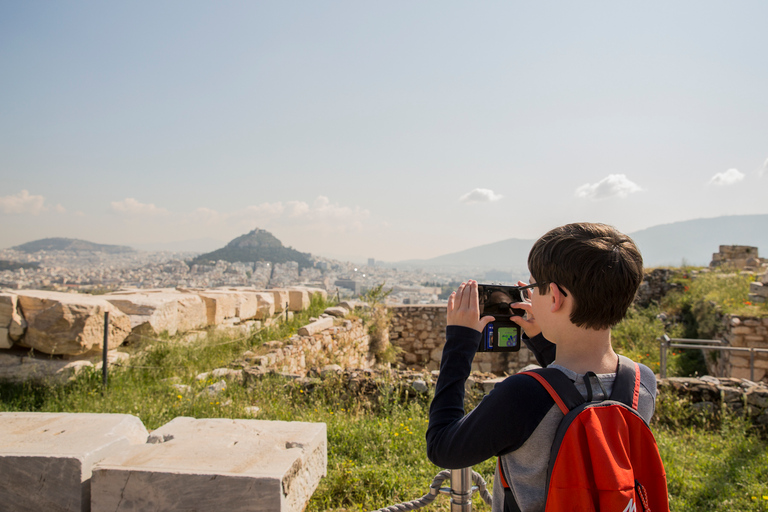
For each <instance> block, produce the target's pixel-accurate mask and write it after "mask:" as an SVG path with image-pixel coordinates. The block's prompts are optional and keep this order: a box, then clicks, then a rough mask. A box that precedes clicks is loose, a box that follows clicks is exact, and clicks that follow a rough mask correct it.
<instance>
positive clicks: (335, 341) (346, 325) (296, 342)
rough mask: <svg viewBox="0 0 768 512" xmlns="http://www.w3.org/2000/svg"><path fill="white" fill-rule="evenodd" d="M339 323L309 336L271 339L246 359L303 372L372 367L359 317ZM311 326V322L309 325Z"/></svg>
mask: <svg viewBox="0 0 768 512" xmlns="http://www.w3.org/2000/svg"><path fill="white" fill-rule="evenodd" d="M336 322H337V323H338V325H333V326H332V327H329V328H327V329H324V330H322V331H319V332H315V333H313V334H309V335H303V336H302V335H299V334H295V335H293V336H291V337H290V338H288V339H287V340H283V341H277V340H276V341H270V342H268V343H267V344H266V345H267V348H268V349H269V352H267V353H266V354H264V355H257V354H254V353H249V354H246V355H245V358H246V360H248V362H250V363H254V364H256V365H257V366H258V367H261V368H263V369H264V370H271V371H277V372H280V373H289V374H295V375H306V373H307V372H308V371H309V370H311V369H320V368H323V367H326V366H329V365H338V366H339V367H342V368H361V369H367V368H371V367H373V365H374V363H375V359H374V357H373V355H372V354H371V353H370V337H369V336H368V331H367V329H366V328H365V327H364V326H363V322H362V320H360V319H357V320H336ZM310 325H311V324H310Z"/></svg>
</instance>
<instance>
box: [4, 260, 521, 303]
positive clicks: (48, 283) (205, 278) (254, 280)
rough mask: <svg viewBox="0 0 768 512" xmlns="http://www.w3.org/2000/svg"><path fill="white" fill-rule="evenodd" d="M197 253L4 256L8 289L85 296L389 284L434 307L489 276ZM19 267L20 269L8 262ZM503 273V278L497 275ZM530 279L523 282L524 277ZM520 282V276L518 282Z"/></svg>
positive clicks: (393, 294) (405, 297)
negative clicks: (205, 259) (209, 258)
mask: <svg viewBox="0 0 768 512" xmlns="http://www.w3.org/2000/svg"><path fill="white" fill-rule="evenodd" d="M197 256H199V255H198V254H197V253H171V252H145V251H135V252H124V253H109V252H104V251H63V250H39V251H35V252H24V251H19V250H15V249H5V250H0V260H2V261H5V262H6V265H5V267H4V268H5V269H4V270H0V287H2V288H6V289H40V290H56V291H73V292H83V293H106V292H109V291H113V290H118V289H129V288H176V287H180V288H214V287H232V286H247V287H253V288H259V289H267V288H280V287H287V286H293V285H307V286H315V287H321V288H324V289H326V290H328V292H329V294H330V295H331V296H337V297H339V298H340V299H345V298H351V297H357V296H359V295H360V294H364V293H365V292H366V291H368V290H369V289H371V288H373V287H375V286H378V285H380V284H382V283H384V286H385V290H391V291H390V294H389V296H388V297H387V299H386V300H387V302H388V303H398V304H434V303H440V302H445V301H446V299H447V296H448V294H449V293H450V291H451V290H452V289H454V288H455V286H456V284H457V283H458V282H461V281H462V280H466V279H469V278H476V279H485V278H486V275H487V274H489V273H483V274H482V275H471V274H470V273H468V271H467V270H466V269H464V270H461V271H459V270H455V271H435V270H420V269H413V268H409V269H396V268H388V267H385V266H383V265H380V264H377V262H376V261H375V260H374V259H372V258H371V259H369V260H368V262H367V264H365V265H358V264H354V263H349V262H341V261H336V260H332V259H328V258H323V257H318V256H311V261H312V266H311V267H305V268H300V266H299V264H298V263H297V262H294V261H288V262H283V263H272V262H265V261H255V262H253V261H252V262H228V261H223V260H218V261H216V262H210V263H205V264H192V263H191V262H192V261H193V259H195V258H196V257H197ZM9 262H12V264H10V265H9V264H8V263H9ZM496 274H498V275H496ZM496 274H494V273H493V272H491V273H490V275H488V278H492V277H497V278H499V277H500V278H508V279H506V280H503V279H491V281H492V282H507V281H509V282H511V281H512V276H511V275H510V274H507V273H496ZM522 277H523V276H520V278H522ZM514 281H517V278H515V279H514Z"/></svg>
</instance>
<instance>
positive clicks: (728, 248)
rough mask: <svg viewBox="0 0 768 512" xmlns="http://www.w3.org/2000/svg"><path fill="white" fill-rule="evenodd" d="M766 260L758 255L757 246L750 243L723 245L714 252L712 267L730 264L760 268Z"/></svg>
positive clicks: (738, 267)
mask: <svg viewBox="0 0 768 512" xmlns="http://www.w3.org/2000/svg"><path fill="white" fill-rule="evenodd" d="M763 262H764V260H763V259H762V258H760V257H759V256H758V253H757V247H752V246H749V245H721V246H720V250H719V251H718V252H716V253H714V254H712V261H711V262H710V263H709V266H710V268H715V267H720V266H723V265H728V266H731V267H734V268H737V269H743V270H753V271H754V270H758V269H760V267H761V266H762V264H763Z"/></svg>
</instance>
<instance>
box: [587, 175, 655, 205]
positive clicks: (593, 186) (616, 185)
mask: <svg viewBox="0 0 768 512" xmlns="http://www.w3.org/2000/svg"><path fill="white" fill-rule="evenodd" d="M642 190H643V189H642V188H641V187H640V185H638V184H637V183H635V182H633V181H631V180H630V179H629V178H627V176H626V174H609V175H608V176H606V177H605V178H603V179H602V180H600V181H598V182H597V183H585V184H584V185H582V186H580V187H579V188H577V189H576V197H583V198H586V199H593V200H600V199H608V198H609V197H627V196H628V195H629V194H634V193H635V192H640V191H642Z"/></svg>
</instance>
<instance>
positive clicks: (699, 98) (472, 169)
mask: <svg viewBox="0 0 768 512" xmlns="http://www.w3.org/2000/svg"><path fill="white" fill-rule="evenodd" d="M766 19H768V4H766V3H765V2H759V1H751V2H750V1H746V2H739V3H717V2H701V1H695V2H694V1H681V2H674V3H671V4H670V3H662V2H651V3H643V4H626V3H622V4H616V3H612V2H592V3H588V4H584V3H578V4H576V3H572V2H562V1H558V2H536V3H533V2H483V3H482V4H478V3H470V2H434V1H427V2H418V3H412V2H398V1H396V2H386V3H362V4H361V3H357V2H322V3H316V4H315V3H306V2H305V3H296V2H288V3H286V2H279V3H278V2H275V3H263V2H260V3H250V2H228V3H225V4H221V3H208V2H189V1H185V2H181V1H168V2H162V3H159V4H158V3H150V2H130V3H118V4H115V3H108V4H105V3H96V2H67V3H40V2H32V3H30V2H5V3H2V4H0V69H2V72H0V91H2V94H0V173H2V174H1V175H0V176H1V177H2V182H1V183H2V185H1V186H0V249H2V248H7V247H11V246H14V245H18V244H21V243H24V242H28V241H30V240H35V239H39V238H45V237H71V238H79V239H85V240H90V241H94V242H98V243H105V244H121V245H133V246H136V247H144V248H152V247H155V248H159V247H161V246H162V245H163V244H167V243H169V242H182V241H194V240H198V241H199V242H198V243H199V244H200V245H205V244H208V246H207V249H212V248H215V247H216V246H218V245H223V244H224V243H226V242H227V241H229V240H230V239H232V238H234V237H236V236H238V235H240V234H243V233H246V232H248V231H250V230H252V229H254V228H256V227H258V228H263V229H267V230H269V231H270V232H272V233H274V235H275V236H277V237H278V238H279V239H280V240H282V241H283V243H285V244H286V245H290V246H293V247H295V248H296V249H298V250H300V251H304V252H311V253H314V254H320V255H324V256H329V257H334V258H340V259H363V258H376V259H377V260H388V261H397V260H405V259H413V258H430V257H434V256H438V255H441V254H445V253H449V252H454V251H458V250H462V249H466V248H469V247H473V246H477V245H481V244H487V243H491V242H496V241H499V240H504V239H508V238H526V239H527V238H536V237H538V236H539V235H540V234H542V233H543V232H544V231H546V230H547V229H549V228H551V227H553V226H556V225H559V224H563V223H567V222H573V221H582V220H589V221H599V222H606V223H610V224H613V225H615V226H617V227H618V228H619V229H621V230H623V231H625V232H632V231H636V230H640V229H644V228H647V227H650V226H654V225H658V224H665V223H669V222H674V221H682V220H688V219H695V218H702V217H715V216H721V215H737V214H764V213H768V206H766V202H765V194H766V190H767V189H768V176H766V171H768V122H766V120H767V119H768V96H766V94H765V91H767V90H768V67H766V66H765V62H766V61H768V55H766V54H768V32H766V30H765V28H764V24H765V20H766ZM715 249H716V246H715V247H713V250H715ZM201 250H203V249H202V248H201Z"/></svg>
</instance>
